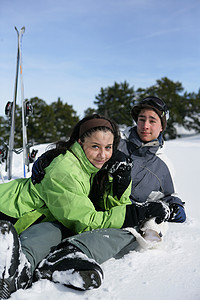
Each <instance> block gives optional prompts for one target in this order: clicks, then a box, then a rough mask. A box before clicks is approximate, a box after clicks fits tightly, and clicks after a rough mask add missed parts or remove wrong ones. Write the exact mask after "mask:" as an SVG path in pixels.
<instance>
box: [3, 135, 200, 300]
mask: <svg viewBox="0 0 200 300" xmlns="http://www.w3.org/2000/svg"><path fill="white" fill-rule="evenodd" d="M35 148H38V149H39V154H40V153H42V152H43V151H44V150H45V146H44V145H42V146H39V147H35ZM165 153H166V154H167V156H168V158H169V159H170V161H171V163H172V166H173V169H174V171H175V174H174V175H175V176H174V179H175V182H176V189H177V191H178V194H179V196H180V197H181V198H182V200H183V201H185V202H186V212H187V221H186V222H185V223H184V224H172V223H170V224H169V228H168V232H167V234H166V236H165V237H164V240H163V242H162V243H160V244H159V245H158V246H157V247H156V248H154V249H151V250H141V251H139V252H135V251H133V252H131V253H129V254H127V255H126V256H125V257H124V258H122V259H120V260H115V259H110V260H109V261H107V262H105V263H104V264H103V265H102V268H103V270H104V276H105V278H104V283H103V284H102V286H101V287H100V288H99V289H97V290H91V291H86V292H80V291H75V290H72V289H69V288H67V287H64V286H62V285H60V284H54V283H52V282H49V281H47V280H41V281H39V282H36V283H34V284H33V286H32V288H30V289H28V290H19V291H17V292H16V293H14V294H13V295H12V297H11V299H16V300H23V299H26V300H27V299H29V300H33V299H34V300H36V299H37V300H55V299H59V300H62V299H63V300H64V299H65V300H66V299H70V300H75V299H82V300H83V299H84V300H86V299H87V300H93V299H95V300H98V299H109V300H111V299H114V300H123V299H126V300H141V299H143V300H146V299H148V300H150V299H154V300H161V299H162V300H169V299H174V300H188V299H190V300H199V299H200V254H199V253H200V252H199V251H200V199H199V187H200V179H199V178H200V176H199V168H200V135H196V136H190V137H187V138H182V139H177V140H174V141H167V142H166V149H165ZM21 161H22V158H21V157H20V155H18V156H15V160H14V167H13V174H14V178H19V177H22V176H23V172H22V169H23V168H22V163H21ZM2 173H3V175H4V176H5V181H7V179H6V173H5V172H4V170H3V166H2ZM0 182H2V180H1V181H0Z"/></svg>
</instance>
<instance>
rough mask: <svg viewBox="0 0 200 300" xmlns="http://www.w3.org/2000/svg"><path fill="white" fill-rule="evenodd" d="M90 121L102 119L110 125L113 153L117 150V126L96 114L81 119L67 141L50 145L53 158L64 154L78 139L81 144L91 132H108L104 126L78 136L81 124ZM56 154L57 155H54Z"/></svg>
mask: <svg viewBox="0 0 200 300" xmlns="http://www.w3.org/2000/svg"><path fill="white" fill-rule="evenodd" d="M92 119H104V120H106V121H109V123H110V124H111V126H112V128H113V131H112V133H113V135H114V141H113V152H114V151H115V150H117V147H118V145H119V141H120V132H119V128H118V126H117V124H116V123H115V122H114V121H112V120H110V119H107V118H105V117H103V116H100V115H98V114H93V115H91V116H87V117H85V118H83V119H82V120H80V121H79V122H78V123H77V124H76V125H75V126H74V128H73V131H72V134H71V136H70V138H69V140H68V141H58V142H57V143H55V144H52V145H50V148H52V147H53V149H51V151H53V152H54V155H55V156H54V157H56V156H58V155H59V154H65V153H66V151H67V150H68V149H69V148H70V147H71V146H72V145H73V144H74V143H75V142H76V141H78V139H79V138H80V139H81V142H82V143H83V142H84V139H85V137H89V136H91V135H92V133H93V132H95V131H97V130H103V131H108V130H110V129H109V128H107V127H105V126H98V127H94V128H91V129H89V130H88V131H86V132H85V133H84V134H83V135H82V136H79V132H80V127H81V125H82V124H83V123H85V122H86V121H89V120H92ZM110 131H111V130H110ZM56 154H57V155H56Z"/></svg>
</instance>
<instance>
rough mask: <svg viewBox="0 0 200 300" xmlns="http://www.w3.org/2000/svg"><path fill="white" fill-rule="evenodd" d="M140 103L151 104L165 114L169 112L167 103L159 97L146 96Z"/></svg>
mask: <svg viewBox="0 0 200 300" xmlns="http://www.w3.org/2000/svg"><path fill="white" fill-rule="evenodd" d="M140 104H147V105H151V106H153V107H155V108H157V109H158V110H160V111H162V112H163V113H164V114H167V112H168V108H167V105H166V104H165V103H164V102H163V101H162V100H161V99H160V98H157V97H146V98H144V99H143V100H142V101H140Z"/></svg>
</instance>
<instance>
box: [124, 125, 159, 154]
mask: <svg viewBox="0 0 200 300" xmlns="http://www.w3.org/2000/svg"><path fill="white" fill-rule="evenodd" d="M125 136H126V140H127V141H128V144H129V145H128V148H129V151H130V152H134V151H136V150H140V151H142V152H143V151H144V152H146V151H150V152H152V153H156V152H157V151H158V149H159V148H160V147H162V146H163V138H162V134H160V135H159V137H158V138H157V139H155V140H152V141H150V142H148V143H144V142H142V141H141V139H140V138H139V135H138V133H137V126H134V127H131V128H129V135H127V133H125ZM145 149H146V150H145Z"/></svg>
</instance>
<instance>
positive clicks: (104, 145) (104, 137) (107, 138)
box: [79, 130, 114, 169]
mask: <svg viewBox="0 0 200 300" xmlns="http://www.w3.org/2000/svg"><path fill="white" fill-rule="evenodd" d="M113 141H114V136H113V134H112V132H111V131H106V132H105V131H102V130H98V131H95V132H93V133H92V135H91V136H89V137H85V140H84V142H83V143H81V141H80V140H79V143H80V144H81V146H82V147H83V150H84V152H85V155H86V156H87V158H88V160H89V161H90V162H91V163H92V164H93V165H94V166H95V167H96V168H98V169H101V167H102V166H103V164H104V163H105V162H106V161H108V160H109V159H110V158H111V156H112V152H113Z"/></svg>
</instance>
